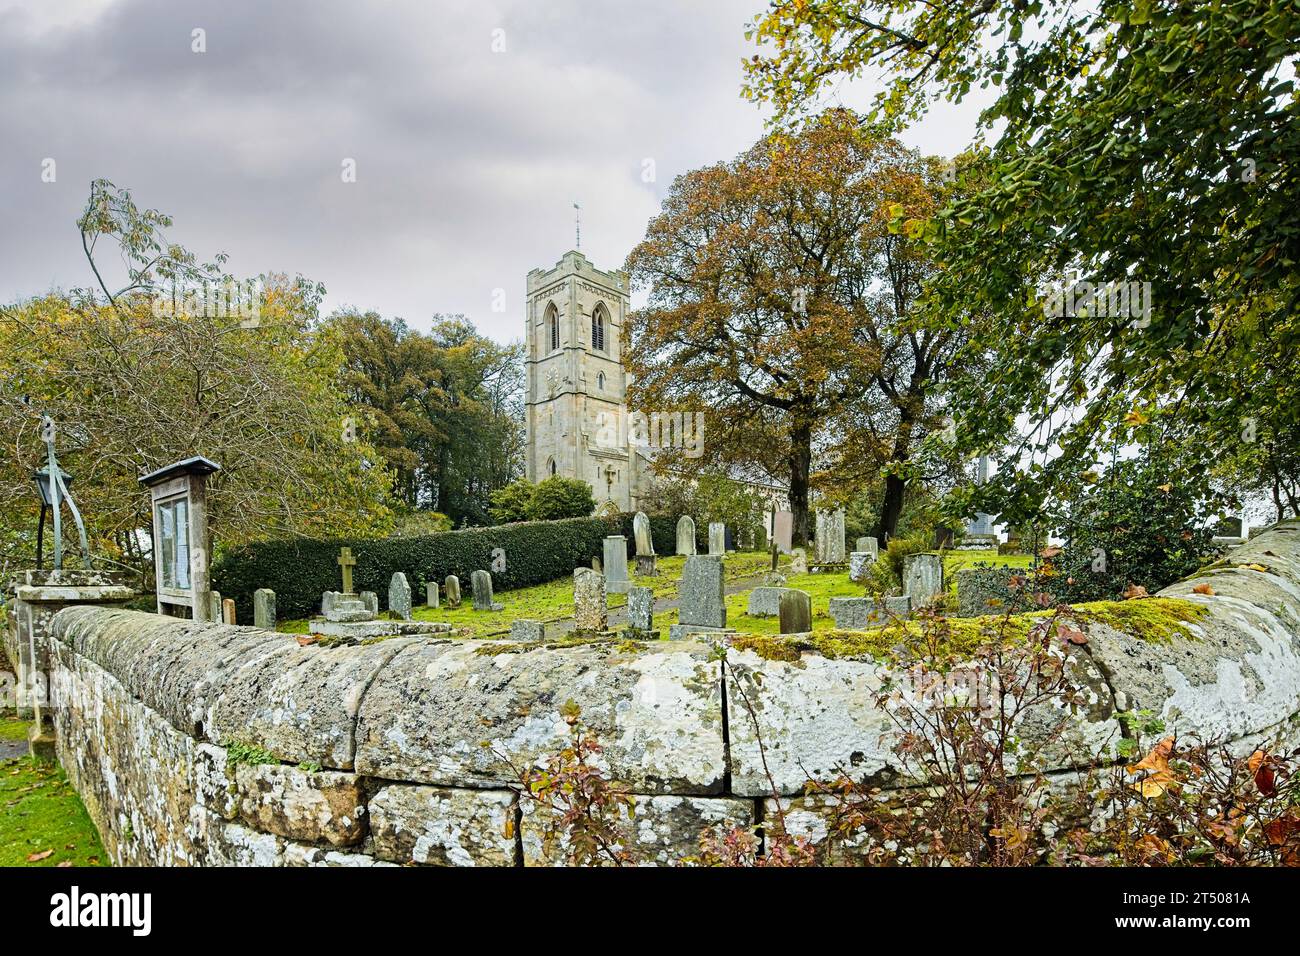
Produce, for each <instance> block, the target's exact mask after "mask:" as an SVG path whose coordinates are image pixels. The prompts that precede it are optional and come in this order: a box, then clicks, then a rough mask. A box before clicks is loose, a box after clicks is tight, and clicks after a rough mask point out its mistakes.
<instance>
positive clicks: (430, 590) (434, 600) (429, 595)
mask: <svg viewBox="0 0 1300 956" xmlns="http://www.w3.org/2000/svg"><path fill="white" fill-rule="evenodd" d="M424 603H425V605H426V606H427V607H431V608H435V609H436V608H437V607H438V582H437V581H427V582H425V585H424Z"/></svg>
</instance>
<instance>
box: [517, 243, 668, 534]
mask: <svg viewBox="0 0 1300 956" xmlns="http://www.w3.org/2000/svg"><path fill="white" fill-rule="evenodd" d="M628 306H629V299H628V277H627V275H626V274H625V273H623V272H602V271H601V270H600V269H597V268H596V267H595V266H593V265H592V264H591V262H590V261H588V259H587V257H586V256H584V255H583V254H582V253H581V252H578V251H576V250H573V251H570V252H566V253H565V254H564V257H563V258H561V259H560V261H559V262H558V263H556V264H555V267H554V268H552V269H533V270H532V271H531V272H529V273H528V295H527V302H526V305H525V316H526V318H525V322H526V326H527V329H526V341H527V344H528V354H527V359H526V362H525V386H524V387H525V393H524V402H525V412H524V415H525V425H526V428H527V439H528V446H527V469H528V470H527V477H528V480H529V481H542V480H544V479H546V478H549V477H550V476H551V475H563V476H564V477H566V478H581V479H582V480H583V481H585V482H587V484H589V485H591V491H592V497H594V498H595V499H596V505H597V507H600V506H601V505H603V504H604V503H605V502H606V501H607V500H612V501H613V502H614V503H615V504H616V505H617V506H618V507H619V508H620V509H622V510H624V511H630V510H633V509H634V508H635V506H636V503H637V490H638V487H639V482H640V478H641V476H640V468H641V465H642V462H641V461H640V457H639V455H638V454H636V453H635V450H634V449H632V448H630V447H629V444H628V441H627V406H626V396H627V373H626V372H625V371H624V369H623V356H622V348H623V342H622V334H621V333H622V330H623V321H624V319H625V318H626V316H627V312H628Z"/></svg>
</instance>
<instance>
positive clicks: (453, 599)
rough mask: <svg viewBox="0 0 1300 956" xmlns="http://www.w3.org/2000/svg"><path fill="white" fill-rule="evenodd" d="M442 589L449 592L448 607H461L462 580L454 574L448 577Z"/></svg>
mask: <svg viewBox="0 0 1300 956" xmlns="http://www.w3.org/2000/svg"><path fill="white" fill-rule="evenodd" d="M442 589H443V590H444V591H446V592H447V607H460V578H458V577H456V575H454V574H449V575H447V577H446V579H445V580H444V581H443V582H442Z"/></svg>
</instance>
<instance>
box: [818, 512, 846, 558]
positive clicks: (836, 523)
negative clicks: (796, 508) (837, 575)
mask: <svg viewBox="0 0 1300 956" xmlns="http://www.w3.org/2000/svg"><path fill="white" fill-rule="evenodd" d="M814 548H815V550H814V552H813V554H814V557H815V559H816V561H817V563H818V564H843V563H844V558H845V555H844V509H843V508H836V509H835V510H834V511H819V512H817V534H816V538H815V541H814Z"/></svg>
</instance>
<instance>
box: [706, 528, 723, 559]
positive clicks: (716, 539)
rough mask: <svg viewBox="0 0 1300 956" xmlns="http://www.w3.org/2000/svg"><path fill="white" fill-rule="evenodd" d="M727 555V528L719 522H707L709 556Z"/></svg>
mask: <svg viewBox="0 0 1300 956" xmlns="http://www.w3.org/2000/svg"><path fill="white" fill-rule="evenodd" d="M726 553H727V526H726V525H725V524H723V523H722V522H721V521H710V522H709V554H711V555H713V556H714V557H717V556H718V555H721V554H726Z"/></svg>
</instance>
